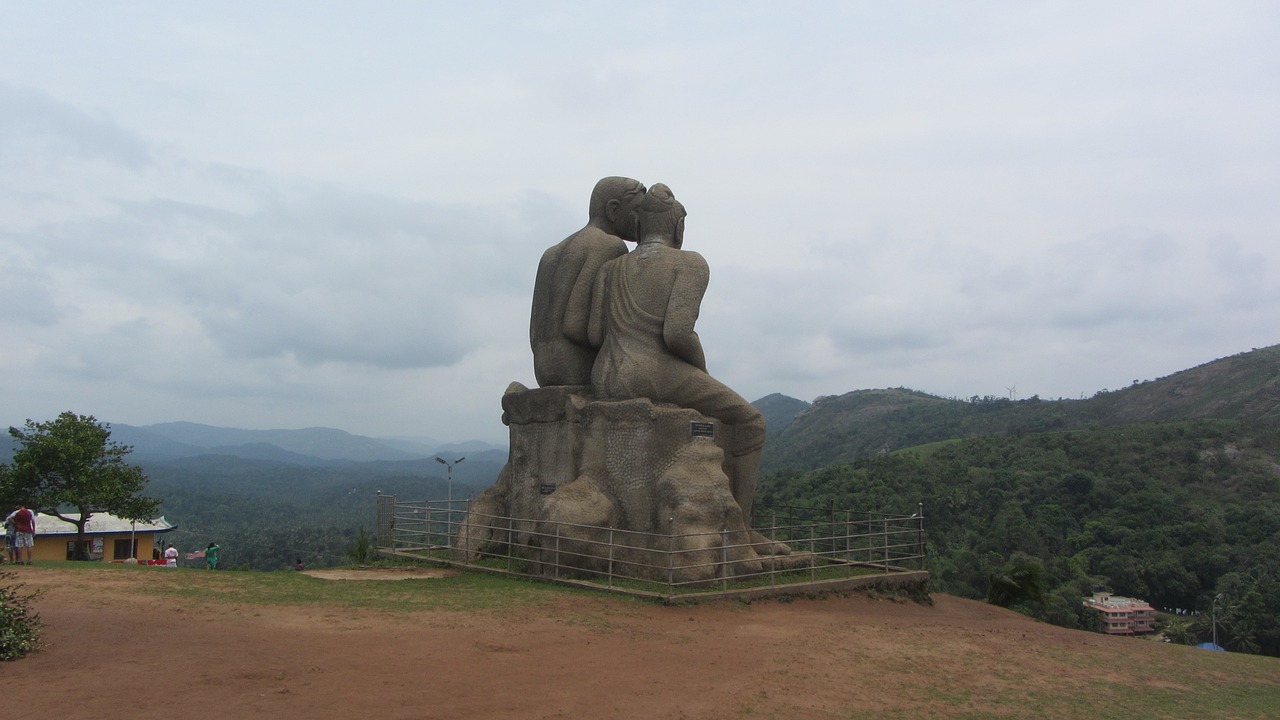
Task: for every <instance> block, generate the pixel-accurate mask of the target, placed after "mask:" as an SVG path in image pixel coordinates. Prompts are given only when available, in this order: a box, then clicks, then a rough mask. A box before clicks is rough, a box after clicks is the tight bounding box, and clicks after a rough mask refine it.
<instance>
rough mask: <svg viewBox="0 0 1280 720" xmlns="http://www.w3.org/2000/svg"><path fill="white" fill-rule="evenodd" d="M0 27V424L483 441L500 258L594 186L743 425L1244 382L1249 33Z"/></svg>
mask: <svg viewBox="0 0 1280 720" xmlns="http://www.w3.org/2000/svg"><path fill="white" fill-rule="evenodd" d="M6 13H7V14H8V15H9V18H10V20H12V22H6V23H0V331H2V332H3V333H4V336H5V338H6V342H5V343H4V344H3V347H0V372H2V373H4V374H5V376H6V377H10V378H21V380H22V381H21V382H19V383H10V384H7V385H6V388H5V390H4V391H3V393H2V394H0V407H5V408H6V409H7V412H10V413H11V414H13V415H14V417H12V418H10V419H9V420H8V422H18V421H20V420H21V419H23V418H25V417H36V418H39V417H44V416H49V417H51V416H52V415H53V414H56V413H57V412H59V411H61V410H66V409H74V410H77V411H79V412H90V413H93V414H95V415H97V416H98V417H101V418H105V419H108V420H112V421H116V422H129V423H145V422H156V421H163V420H175V419H188V420H196V421H201V422H213V423H218V424H230V425H242V426H251V427H267V426H279V427H298V426H303V425H332V426H336V427H342V428H344V429H349V430H352V431H355V432H366V433H373V434H376V433H386V434H405V433H413V432H421V433H422V434H426V435H433V436H438V437H445V438H455V439H462V438H464V437H472V436H475V437H485V438H487V439H500V438H501V437H502V435H503V432H504V431H503V429H502V428H501V426H500V425H499V424H498V423H497V417H498V414H499V412H500V410H499V408H498V398H500V396H501V393H502V390H503V389H504V388H505V387H506V384H507V382H508V381H510V380H522V381H524V382H526V383H529V382H531V377H532V371H531V357H530V355H529V351H528V348H527V340H526V332H527V317H528V315H527V313H528V305H529V291H530V288H531V284H532V277H533V271H534V266H535V265H536V262H537V258H538V257H539V255H540V254H541V252H542V250H543V249H544V248H545V247H546V246H548V245H550V244H552V243H554V242H556V241H558V240H559V239H560V238H562V237H564V236H565V235H567V234H568V233H570V232H572V231H573V230H575V229H576V228H578V227H579V226H581V224H582V223H583V222H584V221H585V219H586V218H585V211H586V204H587V196H588V194H589V192H590V189H591V186H592V185H593V184H594V182H595V180H596V179H597V178H599V177H601V176H604V175H612V174H627V175H631V176H634V177H637V178H639V179H640V180H642V181H644V182H646V183H650V184H652V183H654V182H659V181H660V182H666V183H668V184H669V185H671V186H672V187H673V188H674V189H675V192H676V193H677V195H678V196H679V197H680V198H681V200H682V201H683V202H684V203H685V204H686V206H687V207H688V208H689V211H690V215H689V221H688V235H687V246H686V247H687V248H688V249H690V250H696V251H698V252H700V253H702V254H703V255H704V256H705V257H706V258H707V260H708V262H709V263H710V264H711V267H712V276H713V277H712V284H711V288H710V290H709V292H708V296H707V298H706V301H705V303H704V307H703V315H702V320H701V321H700V324H699V330H700V333H701V335H702V337H703V340H704V344H705V345H706V348H707V355H708V362H709V364H710V366H711V369H712V371H713V372H714V373H716V374H717V375H718V376H719V377H721V379H723V380H725V381H726V382H727V383H728V384H729V385H730V386H732V387H734V388H735V389H738V390H739V391H740V392H741V393H742V394H743V395H745V396H747V397H749V398H755V397H759V396H762V395H764V394H767V393H770V392H775V391H781V392H786V393H789V394H793V395H796V396H798V397H802V398H806V399H807V398H811V397H813V396H816V395H819V394H831V393H840V392H845V391H847V390H851V389H856V388H860V387H878V386H886V385H888V386H897V385H907V386H911V387H917V388H920V389H923V390H928V391H931V392H938V393H941V394H952V395H959V396H968V395H973V394H978V395H983V394H1002V393H1003V392H1004V391H1005V388H1007V387H1009V386H1013V385H1015V384H1016V386H1017V388H1018V392H1019V394H1020V395H1023V396H1028V395H1031V394H1040V395H1042V396H1045V397H1056V396H1059V395H1064V396H1077V395H1079V394H1080V393H1087V394H1091V393H1092V392H1094V391H1096V390H1098V389H1100V388H1102V387H1108V386H1109V387H1116V386H1119V385H1121V384H1127V383H1128V382H1130V381H1131V380H1133V379H1135V378H1145V377H1154V376H1157V375H1161V374H1167V373H1169V372H1173V371H1176V370H1178V369H1181V368H1184V367H1188V366H1191V365H1195V364H1198V363H1200V362H1204V361H1207V360H1210V359H1213V358H1214V357H1218V356H1222V355H1227V354H1231V353H1234V352H1238V351H1241V350H1245V349H1248V348H1250V347H1256V346H1263V345H1269V344H1273V343H1275V342H1276V341H1277V338H1276V337H1275V336H1274V330H1273V328H1275V327H1280V317H1278V316H1277V315H1278V314H1280V310H1277V309H1276V308H1280V302H1277V300H1280V298H1277V292H1278V291H1276V290H1275V289H1274V288H1277V287H1280V283H1277V280H1278V278H1277V252H1280V251H1277V250H1276V249H1275V243H1274V242H1273V237H1272V235H1273V234H1274V228H1275V227H1277V226H1278V225H1280V223H1278V222H1277V220H1278V218H1277V215H1276V213H1277V211H1276V209H1275V207H1274V206H1275V202H1274V197H1275V196H1276V195H1277V191H1278V190H1280V187H1278V186H1280V141H1277V139H1276V134H1275V133H1274V132H1273V131H1272V128H1274V127H1275V126H1276V125H1277V121H1278V120H1280V100H1277V98H1280V92H1277V91H1278V90H1280V87H1277V84H1278V83H1280V80H1277V78H1280V75H1277V74H1276V73H1275V72H1274V68H1275V67H1276V66H1277V64H1278V62H1277V61H1280V50H1278V49H1277V47H1276V45H1275V43H1274V42H1272V41H1271V38H1270V37H1269V33H1268V28H1271V27H1274V26H1275V22H1276V20H1277V19H1278V18H1277V17H1276V15H1277V13H1276V11H1275V10H1273V9H1271V8H1269V7H1265V6H1258V5H1254V4H1248V3H1238V4H1237V3H1228V4H1225V5H1222V4H1220V5H1216V6H1214V8H1213V9H1212V11H1211V12H1210V11H1209V10H1207V9H1206V7H1205V6H1203V5H1201V4H1196V3H1187V4H1182V3H1162V4H1160V5H1158V6H1153V5H1144V4H1137V5H1126V6H1116V5H1114V4H1106V3H1097V4H1091V3H1083V4H1081V3H1073V4H1070V5H1066V4H1050V5H1034V6H1018V7H1014V8H1011V7H1009V6H1008V5H1004V4H1001V5H994V4H985V3H978V4H966V5H963V6H956V5H952V4H924V5H918V4H917V5H902V6H899V5H873V4H872V5H831V4H829V3H812V4H801V5H799V6H795V5H788V6H786V7H783V6H779V5H777V4H769V3H754V2H750V3H714V4H711V5H695V6H688V5H674V4H664V3H649V4H646V5H644V6H636V7H622V6H574V7H572V8H571V7H569V6H537V7H528V6H526V5H521V4H516V3H499V4H496V5H493V4H488V5H480V6H474V7H473V6H461V5H459V6H434V5H432V6H410V7H400V6H397V7H395V8H392V7H378V6H372V7H369V8H361V9H360V10H354V9H346V8H342V7H322V6H314V5H312V4H298V5H284V6H269V7H258V6H235V7H228V8H220V9H219V11H217V12H209V11H206V10H204V9H202V8H198V7H183V8H170V9H167V11H166V12H165V13H156V12H154V8H151V7H149V6H143V5H138V6H133V5H129V4H125V5H113V6H112V7H110V8H107V7H103V8H97V7H92V8H89V7H86V8H77V9H76V10H74V11H70V12H54V11H53V10H49V9H46V8H43V7H41V6H16V7H9V8H7V9H6ZM18 416H21V417H18Z"/></svg>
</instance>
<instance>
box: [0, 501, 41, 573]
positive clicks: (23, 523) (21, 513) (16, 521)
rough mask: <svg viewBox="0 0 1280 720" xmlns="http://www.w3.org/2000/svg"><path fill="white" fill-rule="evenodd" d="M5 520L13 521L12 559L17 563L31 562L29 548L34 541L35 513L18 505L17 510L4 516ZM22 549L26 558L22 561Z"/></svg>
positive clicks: (26, 563)
mask: <svg viewBox="0 0 1280 720" xmlns="http://www.w3.org/2000/svg"><path fill="white" fill-rule="evenodd" d="M5 522H12V523H13V546H14V551H13V555H14V561H15V563H16V564H18V565H30V564H31V548H32V547H33V546H34V545H35V542H36V514H35V512H33V511H31V510H29V509H27V508H26V506H23V505H19V506H18V509H17V510H14V511H13V512H12V513H9V517H7V518H5ZM23 550H26V556H27V559H26V560H25V561H23V559H22V556H23V552H22V551H23Z"/></svg>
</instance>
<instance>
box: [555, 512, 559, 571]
mask: <svg viewBox="0 0 1280 720" xmlns="http://www.w3.org/2000/svg"><path fill="white" fill-rule="evenodd" d="M555 558H556V574H555V577H556V579H557V580H559V579H560V523H559V522H556V554H555Z"/></svg>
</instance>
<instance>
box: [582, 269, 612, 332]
mask: <svg viewBox="0 0 1280 720" xmlns="http://www.w3.org/2000/svg"><path fill="white" fill-rule="evenodd" d="M608 274H609V271H608V268H600V272H597V273H596V276H595V281H594V282H593V283H591V305H590V307H589V308H588V318H587V343H588V344H589V345H590V346H591V347H593V348H598V347H600V346H601V345H603V344H604V278H605V276H606V275H608Z"/></svg>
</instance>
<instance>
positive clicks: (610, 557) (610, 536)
mask: <svg viewBox="0 0 1280 720" xmlns="http://www.w3.org/2000/svg"><path fill="white" fill-rule="evenodd" d="M605 577H606V578H608V584H609V587H611V588H612V587H613V528H612V527H610V528H609V574H608V575H606V576H605Z"/></svg>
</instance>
